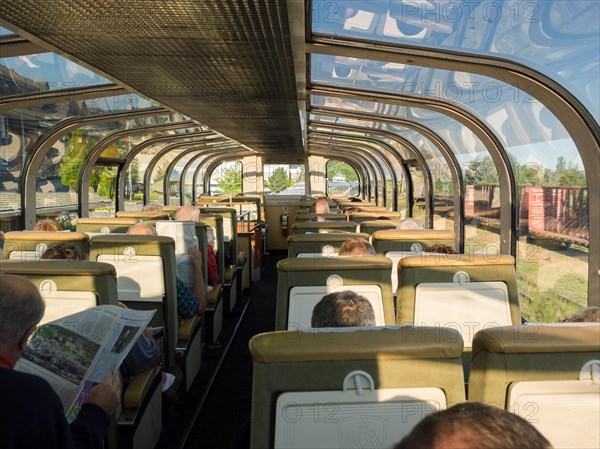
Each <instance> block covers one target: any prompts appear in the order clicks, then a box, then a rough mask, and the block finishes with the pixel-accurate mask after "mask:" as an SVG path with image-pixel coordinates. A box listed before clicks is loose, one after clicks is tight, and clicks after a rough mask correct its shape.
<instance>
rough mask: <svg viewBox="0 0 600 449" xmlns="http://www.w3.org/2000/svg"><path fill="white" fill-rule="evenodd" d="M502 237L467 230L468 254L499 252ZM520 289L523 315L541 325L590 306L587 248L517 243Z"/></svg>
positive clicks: (518, 283)
mask: <svg viewBox="0 0 600 449" xmlns="http://www.w3.org/2000/svg"><path fill="white" fill-rule="evenodd" d="M499 247H500V236H499V235H498V233H497V232H494V231H493V230H491V229H484V228H481V227H476V226H472V225H467V226H466V227H465V253H467V254H472V253H475V252H477V251H481V250H482V249H484V248H487V250H488V251H497V250H498V249H499ZM517 254H518V257H517V267H516V269H517V286H518V289H519V302H520V306H521V314H522V315H523V317H525V318H526V319H527V320H529V321H532V322H539V323H551V322H556V321H558V320H560V319H562V318H566V317H568V316H570V315H573V314H574V313H576V312H578V311H580V310H581V309H583V308H585V307H586V306H587V295H588V292H587V288H588V282H587V276H588V250H587V248H583V247H579V246H578V245H571V246H570V248H567V247H565V246H564V245H550V246H548V245H544V246H542V245H536V244H535V242H533V243H531V242H526V241H525V239H524V238H523V239H522V241H519V242H518V243H517Z"/></svg>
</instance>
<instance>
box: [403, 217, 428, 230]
mask: <svg viewBox="0 0 600 449" xmlns="http://www.w3.org/2000/svg"><path fill="white" fill-rule="evenodd" d="M397 229H401V230H402V231H422V230H423V229H424V228H423V225H422V224H421V223H419V222H418V221H417V220H415V219H414V218H405V219H404V220H400V224H399V225H398V227H397Z"/></svg>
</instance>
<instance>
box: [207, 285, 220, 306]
mask: <svg viewBox="0 0 600 449" xmlns="http://www.w3.org/2000/svg"><path fill="white" fill-rule="evenodd" d="M222 291H223V286H222V285H221V284H215V285H214V286H213V288H212V290H211V291H209V292H208V295H207V298H206V302H207V303H208V304H209V305H211V304H212V305H214V304H216V303H217V302H218V301H219V297H220V296H221V293H222Z"/></svg>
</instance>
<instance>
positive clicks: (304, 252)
mask: <svg viewBox="0 0 600 449" xmlns="http://www.w3.org/2000/svg"><path fill="white" fill-rule="evenodd" d="M352 238H363V239H365V240H369V236H368V235H367V234H356V233H342V232H340V233H334V234H292V235H290V236H289V237H288V258H294V257H312V258H318V257H329V256H335V255H337V252H338V251H339V249H340V246H342V244H343V243H344V242H345V241H346V240H348V239H352Z"/></svg>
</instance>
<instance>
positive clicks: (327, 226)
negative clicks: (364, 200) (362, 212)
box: [293, 221, 356, 234]
mask: <svg viewBox="0 0 600 449" xmlns="http://www.w3.org/2000/svg"><path fill="white" fill-rule="evenodd" d="M293 232H294V234H307V233H312V234H327V233H331V232H356V223H354V222H353V221H301V222H296V223H294V228H293Z"/></svg>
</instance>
